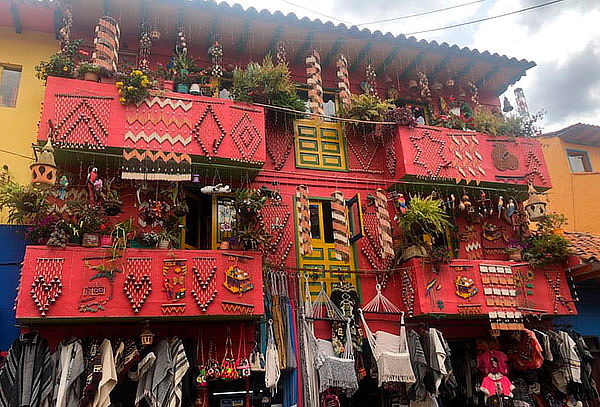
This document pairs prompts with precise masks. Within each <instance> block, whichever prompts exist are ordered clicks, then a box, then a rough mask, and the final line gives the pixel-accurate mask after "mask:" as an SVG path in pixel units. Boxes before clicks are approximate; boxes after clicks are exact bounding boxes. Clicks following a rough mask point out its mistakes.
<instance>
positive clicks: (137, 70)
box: [132, 69, 142, 75]
mask: <svg viewBox="0 0 600 407" xmlns="http://www.w3.org/2000/svg"><path fill="white" fill-rule="evenodd" d="M132 74H135V75H141V74H142V71H140V70H139V69H136V70H135V71H133V72H132Z"/></svg>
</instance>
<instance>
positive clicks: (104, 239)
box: [100, 235, 113, 247]
mask: <svg viewBox="0 0 600 407" xmlns="http://www.w3.org/2000/svg"><path fill="white" fill-rule="evenodd" d="M112 242H113V239H112V237H111V236H109V235H103V236H100V246H101V247H112Z"/></svg>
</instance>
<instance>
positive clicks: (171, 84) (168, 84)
mask: <svg viewBox="0 0 600 407" xmlns="http://www.w3.org/2000/svg"><path fill="white" fill-rule="evenodd" d="M163 89H164V90H168V91H173V90H174V89H175V83H174V82H173V81H170V80H168V79H165V80H163Z"/></svg>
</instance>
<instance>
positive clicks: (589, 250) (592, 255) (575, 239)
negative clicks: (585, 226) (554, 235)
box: [565, 232, 600, 261]
mask: <svg viewBox="0 0 600 407" xmlns="http://www.w3.org/2000/svg"><path fill="white" fill-rule="evenodd" d="M565 238H566V239H567V240H569V242H571V246H572V249H573V252H574V253H575V255H577V256H579V257H580V258H581V259H582V260H584V261H600V236H598V235H593V234H591V233H582V232H565Z"/></svg>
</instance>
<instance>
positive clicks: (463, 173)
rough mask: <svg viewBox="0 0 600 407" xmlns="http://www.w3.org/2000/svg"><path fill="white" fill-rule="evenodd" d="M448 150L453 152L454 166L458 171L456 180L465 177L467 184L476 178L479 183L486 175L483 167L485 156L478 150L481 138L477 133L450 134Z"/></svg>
mask: <svg viewBox="0 0 600 407" xmlns="http://www.w3.org/2000/svg"><path fill="white" fill-rule="evenodd" d="M449 136H450V142H449V146H448V150H449V151H450V153H451V154H452V156H451V157H452V166H453V167H454V169H455V170H456V171H457V172H458V174H456V177H455V178H456V180H457V181H459V180H461V179H464V180H465V181H466V182H467V184H469V183H470V182H471V181H472V180H475V182H476V183H477V184H479V182H480V180H481V177H482V176H485V175H486V173H485V170H484V169H483V167H482V164H483V157H482V156H481V154H480V153H479V151H478V147H479V140H478V138H477V135H476V134H467V135H465V134H449Z"/></svg>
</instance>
